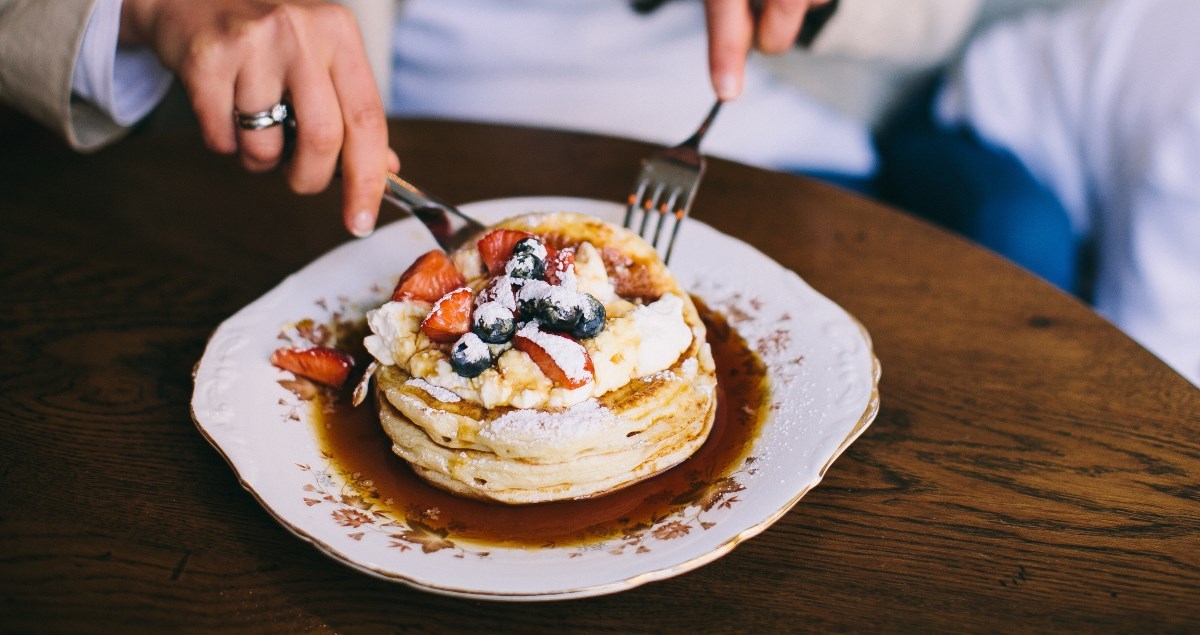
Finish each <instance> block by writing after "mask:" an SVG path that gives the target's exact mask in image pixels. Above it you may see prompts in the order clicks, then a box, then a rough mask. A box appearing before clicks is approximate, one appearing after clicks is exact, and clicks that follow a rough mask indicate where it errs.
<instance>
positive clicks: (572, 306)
mask: <svg viewBox="0 0 1200 635" xmlns="http://www.w3.org/2000/svg"><path fill="white" fill-rule="evenodd" d="M586 298H587V296H585V295H584V294H582V293H580V292H578V291H575V290H573V289H568V288H566V287H561V286H551V287H550V289H549V290H547V291H546V293H545V294H544V295H542V300H543V301H545V302H549V303H550V304H553V305H554V306H558V307H562V308H564V309H567V310H578V311H581V312H582V311H583V310H585V309H587V308H590V306H591V303H589V302H588V301H587V299H586Z"/></svg>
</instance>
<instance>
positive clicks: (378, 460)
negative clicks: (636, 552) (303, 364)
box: [313, 299, 769, 547]
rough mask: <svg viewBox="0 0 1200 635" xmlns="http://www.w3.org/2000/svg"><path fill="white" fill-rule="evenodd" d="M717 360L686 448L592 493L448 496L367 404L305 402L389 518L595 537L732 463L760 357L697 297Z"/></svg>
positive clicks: (755, 414)
mask: <svg viewBox="0 0 1200 635" xmlns="http://www.w3.org/2000/svg"><path fill="white" fill-rule="evenodd" d="M696 308H697V309H698V310H699V312H700V316H701V318H702V319H703V320H704V323H705V325H706V326H707V328H708V341H709V343H710V344H711V345H712V351H713V358H714V360H715V361H716V366H717V412H716V419H715V420H714V421H713V428H712V432H711V433H710V434H709V437H708V440H707V441H705V443H704V445H703V446H702V447H701V448H700V450H698V451H697V452H696V453H695V454H694V455H692V456H691V457H690V458H688V459H687V460H686V461H684V462H682V463H680V464H679V465H676V466H675V467H673V468H671V469H670V470H667V471H666V472H664V473H662V474H659V475H658V476H655V477H653V478H650V479H647V480H645V481H642V482H640V483H636V484H634V485H631V486H629V487H626V488H624V489H621V490H618V491H616V492H613V493H610V494H606V495H604V496H600V497H597V498H593V499H587V500H576V501H560V502H552V503H537V504H533V505H518V506H511V505H503V504H500V503H491V502H484V501H477V500H472V499H467V498H460V497H458V496H454V495H452V494H449V493H447V492H444V491H442V490H440V489H437V488H435V487H433V486H431V485H429V484H427V483H426V482H425V481H423V480H421V479H420V478H419V477H417V476H416V475H415V474H414V473H413V472H412V470H411V469H410V468H409V467H408V464H407V463H405V461H404V460H403V459H401V458H400V457H398V456H396V455H395V454H393V453H392V451H391V440H390V439H389V438H388V436H387V434H386V433H384V431H383V429H382V427H381V426H380V425H379V419H378V415H377V413H376V410H375V408H374V406H373V405H371V404H364V405H362V406H360V407H358V408H352V407H351V406H350V405H349V403H348V402H349V400H348V399H340V400H338V403H335V404H328V405H326V406H324V407H319V406H318V407H314V408H313V414H314V416H313V421H314V422H315V427H316V433H317V437H318V439H319V441H320V444H321V447H322V450H323V451H324V452H325V454H327V455H328V456H329V457H331V462H332V466H331V467H332V468H333V469H334V470H337V471H339V472H341V473H342V475H343V476H344V477H346V480H347V481H348V482H349V483H350V487H353V488H356V489H358V490H359V491H358V492H356V494H357V495H358V496H360V497H362V498H363V499H364V500H368V501H370V502H371V503H372V504H373V506H374V508H375V509H378V510H380V511H382V512H384V513H387V514H389V515H391V516H392V517H394V518H397V519H406V520H409V521H410V524H412V522H416V523H420V524H421V525H422V526H424V527H428V528H430V529H431V530H433V531H437V532H439V533H443V534H444V535H445V536H446V537H448V538H452V539H455V540H460V541H467V542H472V543H482V544H487V545H493V546H506V547H551V546H553V547H558V546H567V545H579V544H586V543H590V542H599V541H603V540H606V539H609V538H613V537H618V536H621V535H623V534H625V533H627V532H630V531H636V530H638V529H641V528H644V527H647V526H649V525H651V524H654V523H655V522H656V521H657V520H658V519H661V518H663V517H666V516H668V515H669V514H670V513H672V512H673V511H674V510H676V509H678V508H679V507H680V506H681V505H684V504H688V503H692V504H694V502H695V501H694V500H693V499H694V498H695V497H696V495H697V494H698V493H701V492H704V491H706V490H708V489H709V488H710V487H711V485H712V484H713V483H716V482H717V481H719V480H721V479H722V478H724V477H726V476H728V475H729V474H731V473H732V472H734V471H735V470H736V469H738V468H739V467H740V466H741V465H742V464H743V462H744V461H745V459H746V456H747V451H748V450H749V448H750V447H751V445H752V443H753V441H754V439H755V437H757V435H758V431H759V429H760V427H761V425H762V422H763V420H764V418H765V417H764V415H765V410H766V407H767V404H768V403H769V402H768V394H767V379H766V367H765V366H764V365H763V363H762V360H760V359H759V357H758V355H757V354H756V353H754V351H752V350H751V349H750V347H749V346H748V345H747V343H746V341H745V340H743V339H742V338H741V336H740V335H738V334H737V332H736V331H734V330H733V329H732V328H731V327H730V326H729V323H728V322H727V321H726V320H725V319H724V317H722V316H721V315H720V314H718V313H716V312H714V311H711V310H709V309H708V308H707V307H705V306H704V304H703V303H702V302H700V301H699V300H698V299H696Z"/></svg>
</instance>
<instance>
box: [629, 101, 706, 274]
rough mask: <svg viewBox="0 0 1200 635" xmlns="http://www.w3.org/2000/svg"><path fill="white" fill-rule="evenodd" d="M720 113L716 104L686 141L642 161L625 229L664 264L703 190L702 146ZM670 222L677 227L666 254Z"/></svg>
mask: <svg viewBox="0 0 1200 635" xmlns="http://www.w3.org/2000/svg"><path fill="white" fill-rule="evenodd" d="M720 109H721V102H720V101H718V102H717V103H715V104H713V107H712V109H711V110H709V111H708V116H707V117H705V118H704V121H703V123H701V124H700V127H699V128H697V129H696V132H694V133H693V134H692V136H691V137H688V140H687V141H684V142H683V143H681V144H679V145H677V146H675V147H672V148H667V149H666V150H661V151H659V152H655V153H654V154H652V155H650V156H649V157H646V158H645V159H642V171H641V173H640V174H638V177H637V180H636V181H634V185H633V191H632V192H631V193H630V194H629V202H628V207H627V208H626V209H625V227H626V228H627V229H632V230H634V231H636V232H637V233H638V235H640V236H641V237H642V238H643V239H645V240H646V242H649V243H650V244H651V245H653V246H654V249H655V250H657V251H659V252H660V253H663V262H670V260H671V249H672V248H673V247H674V246H675V238H676V237H677V236H678V235H679V227H680V226H681V225H682V224H683V219H684V218H686V217H687V215H688V212H689V211H690V210H691V209H692V201H693V200H694V199H695V198H696V190H698V189H700V179H701V178H702V177H703V176H704V155H702V154H700V142H701V141H703V140H704V134H705V133H707V132H708V128H709V126H711V125H712V122H713V119H715V118H716V116H717V111H719V110H720ZM655 217H657V219H658V222H657V223H654V225H653V227H651V223H650V221H651V219H653V218H655ZM668 218H674V219H675V223H674V227H672V228H671V230H670V239H669V240H668V241H667V244H666V250H665V252H664V250H663V248H662V244H661V241H662V240H663V237H664V233H663V229H664V228H665V226H666V224H667V219H668ZM635 225H636V227H635ZM651 232H653V236H652V235H651Z"/></svg>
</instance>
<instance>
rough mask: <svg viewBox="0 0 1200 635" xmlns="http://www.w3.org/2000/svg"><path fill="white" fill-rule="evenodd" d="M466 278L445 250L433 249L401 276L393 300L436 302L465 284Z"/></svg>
mask: <svg viewBox="0 0 1200 635" xmlns="http://www.w3.org/2000/svg"><path fill="white" fill-rule="evenodd" d="M466 283H467V281H466V280H464V279H463V277H462V274H461V273H459V272H458V269H456V268H455V267H454V263H453V262H451V261H450V257H449V256H447V255H446V254H445V253H444V252H441V251H438V250H436V249H435V250H433V251H431V252H429V253H427V254H425V255H423V256H421V257H420V258H417V261H416V262H414V263H412V266H411V267H409V268H408V269H407V270H405V272H404V273H403V274H401V276H400V282H398V283H396V290H395V291H393V292H392V300H407V299H415V300H422V301H424V302H434V301H436V300H437V299H438V298H440V297H442V296H444V295H446V294H447V293H449V292H451V291H453V290H455V289H457V288H459V287H461V286H463V285H465V284H466Z"/></svg>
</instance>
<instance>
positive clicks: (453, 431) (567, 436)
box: [376, 213, 716, 504]
mask: <svg viewBox="0 0 1200 635" xmlns="http://www.w3.org/2000/svg"><path fill="white" fill-rule="evenodd" d="M497 227H502V228H508V229H519V230H524V231H528V232H531V233H534V234H536V235H538V236H540V237H544V238H545V239H546V240H547V241H548V242H550V243H551V244H553V245H554V246H556V247H560V248H561V247H565V246H570V245H577V244H579V243H581V242H583V241H587V242H590V243H592V245H594V246H596V247H597V248H599V249H600V251H601V253H602V254H603V257H604V260H605V264H606V268H607V269H608V271H609V275H610V277H611V278H612V280H613V282H614V283H615V287H616V290H617V293H618V295H620V296H622V297H624V298H626V299H634V298H636V299H637V300H639V301H642V302H650V301H653V300H655V299H657V298H658V297H660V296H661V295H663V294H665V293H672V294H675V295H677V296H679V297H680V298H682V299H683V317H684V321H685V322H686V324H687V326H688V327H690V328H691V330H692V333H693V337H692V342H691V344H690V345H689V346H688V348H687V349H686V350H685V351H684V352H683V353H682V354H681V355H680V356H679V358H678V359H676V360H675V362H674V363H673V364H672V365H671V366H670V367H669V368H667V369H665V370H662V371H659V372H656V373H653V374H651V375H648V376H645V377H634V378H632V379H631V380H630V381H629V382H628V383H627V384H625V385H624V386H622V387H620V388H617V389H614V390H611V391H609V392H607V393H605V394H603V395H599V396H596V397H593V398H590V399H588V400H586V401H583V402H582V403H579V404H576V405H575V406H573V407H571V408H566V409H545V410H541V409H516V408H511V407H496V408H485V407H483V406H482V405H480V404H477V403H473V402H469V401H467V400H464V399H460V398H457V397H456V396H454V395H453V394H450V393H448V392H447V391H445V390H443V389H437V388H433V387H432V386H430V385H429V384H428V383H426V382H424V381H422V380H420V379H414V378H412V377H410V376H409V375H408V373H407V372H405V371H404V370H403V369H402V368H399V367H396V366H387V367H385V368H383V369H382V370H381V371H380V372H379V373H378V374H377V375H376V396H377V401H378V404H379V411H380V420H381V422H382V424H383V427H384V430H385V431H386V432H387V434H388V435H389V436H390V437H391V439H392V442H393V451H394V452H395V453H396V454H398V455H399V456H401V457H403V458H404V459H405V460H406V461H408V462H409V463H410V464H411V465H412V467H413V469H414V470H415V471H416V473H417V474H418V475H420V476H421V477H422V478H424V479H426V480H427V481H429V482H430V483H432V484H433V485H436V486H438V487H441V488H443V489H446V490H449V491H451V492H453V493H456V494H459V495H463V496H468V497H472V498H480V499H488V500H495V501H500V502H504V503H510V504H523V503H537V502H544V501H552V500H564V499H577V498H588V497H592V496H597V495H600V494H604V493H606V492H610V491H613V490H616V489H619V488H622V487H625V486H627V485H631V484H633V483H635V482H637V481H640V480H643V479H645V478H648V477H650V476H653V475H655V474H658V473H660V472H662V471H664V470H666V469H668V468H670V467H672V466H674V465H676V464H678V463H679V462H681V461H683V460H684V459H686V458H687V457H689V456H691V455H692V454H693V453H694V452H695V451H696V450H698V449H699V448H700V446H701V445H703V443H704V441H705V439H706V438H707V437H708V434H709V431H710V430H711V428H712V422H713V418H714V416H715V414H716V394H715V389H716V374H715V367H714V364H713V359H712V353H711V350H710V348H709V345H708V343H707V342H706V341H705V328H704V324H703V323H702V322H701V320H700V316H699V314H698V313H697V312H696V308H695V306H694V305H693V304H692V301H691V299H690V298H689V296H688V295H687V293H685V292H684V291H683V290H682V289H681V288H679V285H678V283H677V282H676V281H675V279H674V277H672V276H671V274H670V273H669V272H668V271H667V269H666V267H665V266H664V265H663V264H662V262H661V260H660V259H659V258H658V256H657V254H656V253H655V252H654V250H653V248H651V247H650V246H649V245H648V244H646V243H645V241H643V240H641V238H639V237H638V236H636V235H635V234H633V233H632V232H629V231H628V230H625V229H622V228H618V227H616V226H613V225H611V224H608V223H605V222H603V221H600V220H597V219H595V218H592V217H589V216H583V215H580V214H566V213H556V214H531V215H527V216H521V217H517V218H514V219H510V220H507V221H505V222H503V223H501V224H499V225H497ZM469 244H471V245H473V244H474V243H473V242H472V243H469ZM627 354H629V355H636V354H637V351H628V352H627ZM439 397H440V398H439Z"/></svg>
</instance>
